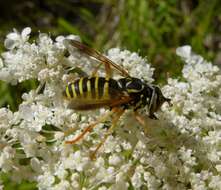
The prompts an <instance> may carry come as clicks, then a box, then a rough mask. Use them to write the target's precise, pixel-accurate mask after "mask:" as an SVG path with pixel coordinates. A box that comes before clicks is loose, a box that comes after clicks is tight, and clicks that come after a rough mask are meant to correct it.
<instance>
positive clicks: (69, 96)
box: [65, 86, 71, 98]
mask: <svg viewBox="0 0 221 190" xmlns="http://www.w3.org/2000/svg"><path fill="white" fill-rule="evenodd" d="M65 91H66V95H67V97H68V98H71V95H70V92H69V89H68V86H66V89H65Z"/></svg>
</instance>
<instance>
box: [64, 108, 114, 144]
mask: <svg viewBox="0 0 221 190" xmlns="http://www.w3.org/2000/svg"><path fill="white" fill-rule="evenodd" d="M114 112H115V109H112V110H111V111H110V112H108V113H106V114H104V115H102V116H101V117H99V118H98V119H97V120H96V121H95V122H94V123H92V124H90V125H88V127H86V128H85V129H84V130H83V132H82V133H81V134H80V135H78V136H77V137H76V138H74V139H73V140H69V141H65V143H66V144H75V143H76V142H77V141H79V140H80V139H81V138H83V137H84V135H85V134H86V133H87V132H90V131H91V130H92V129H93V128H94V127H95V126H96V125H97V124H99V123H101V122H104V121H106V120H107V118H108V117H109V116H110V115H112V114H113V113H114Z"/></svg>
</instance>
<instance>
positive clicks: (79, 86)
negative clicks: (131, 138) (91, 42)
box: [64, 40, 170, 159]
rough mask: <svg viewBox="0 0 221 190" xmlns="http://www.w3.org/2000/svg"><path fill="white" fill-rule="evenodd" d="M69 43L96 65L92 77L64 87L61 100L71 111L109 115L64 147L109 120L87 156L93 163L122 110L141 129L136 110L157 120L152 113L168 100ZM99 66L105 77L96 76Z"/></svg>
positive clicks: (93, 52)
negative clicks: (105, 110) (99, 110)
mask: <svg viewBox="0 0 221 190" xmlns="http://www.w3.org/2000/svg"><path fill="white" fill-rule="evenodd" d="M69 43H70V45H72V46H74V47H75V48H77V49H78V50H79V51H81V52H83V53H85V54H86V55H88V56H91V57H92V58H95V59H96V60H97V61H99V62H100V64H99V65H98V66H97V67H95V69H94V71H93V72H92V76H90V77H89V76H86V77H85V76H84V77H80V78H78V79H76V80H74V81H73V82H71V83H69V84H68V85H67V86H66V87H65V90H64V96H65V98H67V99H68V101H69V108H71V109H74V110H92V109H97V108H104V107H107V108H109V109H110V111H109V112H108V113H106V114H104V115H102V116H101V117H99V118H98V119H97V120H96V121H95V122H94V123H92V124H90V125H88V126H87V127H86V128H85V129H84V130H83V131H82V133H81V134H80V135H79V136H77V137H76V138H74V139H73V140H69V141H66V143H67V144H75V143H76V142H78V141H79V140H81V139H82V138H83V137H84V135H85V134H86V133H88V132H90V131H91V130H92V129H93V128H94V127H95V126H96V125H97V124H98V123H101V122H105V121H106V120H107V119H108V118H109V117H110V116H112V125H111V127H110V128H109V129H108V130H107V132H106V134H105V135H104V137H103V139H102V140H101V142H100V143H99V144H98V145H97V147H96V149H95V151H94V152H93V153H92V154H91V158H92V159H93V158H95V155H96V153H97V151H98V150H99V148H100V147H101V146H102V145H103V144H104V142H105V140H106V139H107V137H108V136H109V135H110V134H111V133H112V131H113V129H114V128H115V127H116V124H117V122H118V120H119V118H120V117H121V116H122V114H123V113H124V111H125V110H126V109H133V113H134V115H135V119H136V120H137V121H138V122H139V123H140V124H141V125H143V126H145V121H144V118H143V117H142V116H141V115H140V114H139V113H138V112H137V110H138V109H140V108H143V107H145V106H147V108H148V110H149V118H151V119H157V118H156V116H155V115H154V112H156V111H157V110H158V109H159V108H160V107H161V105H162V104H163V103H164V102H168V103H170V99H169V98H166V97H164V96H163V94H162V92H161V90H160V88H159V87H157V86H155V85H153V84H148V83H145V82H144V81H143V80H141V79H139V78H134V77H131V76H130V75H129V73H128V72H127V71H126V70H124V69H123V68H122V67H121V66H119V65H117V64H116V63H114V62H113V61H111V60H110V59H108V58H107V57H105V56H103V55H102V54H101V53H99V52H98V51H96V50H94V49H92V48H90V47H88V46H86V45H84V44H82V43H81V42H79V41H76V40H70V42H69ZM102 64H103V65H104V66H105V74H106V76H105V77H99V76H97V71H98V69H99V67H100V65H102ZM112 69H115V70H116V71H118V72H119V74H120V75H121V76H122V78H120V79H118V80H115V79H114V78H112Z"/></svg>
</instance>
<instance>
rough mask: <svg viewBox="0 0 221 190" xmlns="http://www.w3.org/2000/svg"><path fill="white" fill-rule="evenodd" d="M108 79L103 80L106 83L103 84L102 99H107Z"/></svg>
mask: <svg viewBox="0 0 221 190" xmlns="http://www.w3.org/2000/svg"><path fill="white" fill-rule="evenodd" d="M109 79H110V78H109V77H106V78H105V80H106V82H105V83H104V93H103V98H104V99H108V98H109V82H108V81H109Z"/></svg>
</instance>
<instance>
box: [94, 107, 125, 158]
mask: <svg viewBox="0 0 221 190" xmlns="http://www.w3.org/2000/svg"><path fill="white" fill-rule="evenodd" d="M124 111H125V110H123V109H119V110H118V111H117V112H116V115H115V116H114V118H113V121H112V125H111V127H110V128H109V129H108V130H107V132H106V133H105V135H104V138H103V139H102V140H101V142H100V143H99V144H98V145H97V147H96V149H95V150H94V151H93V152H92V153H91V155H90V158H91V159H92V160H93V159H95V156H96V153H97V151H98V150H99V149H100V147H101V146H102V145H103V144H104V143H105V141H106V140H107V137H108V136H109V135H110V134H112V132H113V129H114V128H115V127H116V126H117V125H116V124H117V122H118V120H119V119H120V117H121V115H122V114H123V113H124Z"/></svg>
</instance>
